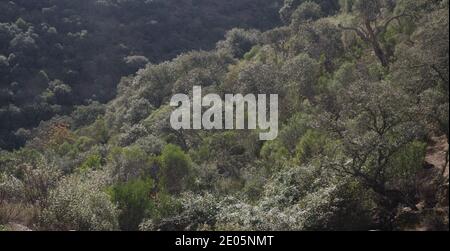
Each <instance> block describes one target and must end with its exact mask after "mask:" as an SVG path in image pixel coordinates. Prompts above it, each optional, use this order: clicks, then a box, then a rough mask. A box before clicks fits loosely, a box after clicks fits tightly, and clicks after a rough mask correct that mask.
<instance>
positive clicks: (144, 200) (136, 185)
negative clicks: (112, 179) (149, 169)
mask: <svg viewBox="0 0 450 251" xmlns="http://www.w3.org/2000/svg"><path fill="white" fill-rule="evenodd" d="M154 191H155V183H154V181H153V180H152V179H150V178H147V179H145V180H141V179H139V180H131V181H129V182H126V183H123V184H118V185H115V186H113V187H112V188H110V189H109V192H108V193H109V194H110V196H111V200H112V201H113V202H114V203H116V204H117V205H118V207H119V209H120V215H119V225H120V229H123V230H127V231H133V230H138V226H139V224H140V223H141V222H142V220H143V219H144V218H145V217H147V216H149V215H151V214H152V212H153V211H154V210H155V207H156V205H155V204H156V203H155V197H154V196H155V194H154Z"/></svg>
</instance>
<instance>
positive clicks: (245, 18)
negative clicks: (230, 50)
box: [0, 0, 280, 149]
mask: <svg viewBox="0 0 450 251" xmlns="http://www.w3.org/2000/svg"><path fill="white" fill-rule="evenodd" d="M279 2H280V1H278V0H275V1H274V0H231V1H230V0H227V1H217V0H194V1H192V0H181V1H180V0H155V1H144V0H126V1H121V0H102V1H100V0H77V1H73V0H38V1H29V0H14V1H6V0H2V1H1V2H0V120H1V121H8V122H7V123H5V122H4V123H1V124H0V148H7V149H11V148H16V147H19V146H21V145H22V144H23V142H24V137H23V136H24V135H23V130H21V131H19V132H17V130H18V129H20V128H25V129H29V128H31V127H34V126H37V125H38V124H39V122H40V121H41V120H48V119H50V118H51V117H53V116H54V115H56V114H59V115H61V114H67V113H70V112H71V111H72V108H73V105H82V104H87V103H89V102H91V101H99V102H102V103H104V102H106V101H109V100H110V99H111V98H113V97H114V96H115V95H116V92H115V90H116V86H117V83H118V82H119V81H120V78H121V77H122V76H127V75H129V74H133V73H135V72H136V71H137V70H138V69H139V68H142V67H144V66H145V65H146V64H147V63H159V62H161V61H164V60H167V59H172V58H174V57H175V56H177V55H178V54H180V53H182V52H187V51H189V50H193V49H207V50H209V49H212V48H214V44H215V43H216V42H217V41H218V40H220V39H221V38H223V36H224V34H225V32H226V31H227V30H229V29H231V28H233V27H242V28H255V29H260V30H266V29H268V28H272V27H274V26H276V25H277V24H278V23H279V21H278V20H280V19H279V17H278V9H279V8H280V6H279ZM261 17H264V18H261Z"/></svg>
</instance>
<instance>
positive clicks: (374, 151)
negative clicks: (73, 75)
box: [0, 0, 449, 230]
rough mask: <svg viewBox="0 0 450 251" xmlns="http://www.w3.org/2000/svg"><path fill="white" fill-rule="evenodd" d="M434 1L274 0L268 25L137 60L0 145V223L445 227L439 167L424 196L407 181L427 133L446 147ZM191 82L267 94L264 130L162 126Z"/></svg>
mask: <svg viewBox="0 0 450 251" xmlns="http://www.w3.org/2000/svg"><path fill="white" fill-rule="evenodd" d="M448 8H449V6H448V0H433V1H430V0H397V1H391V0H341V1H335V0H311V1H304V0H285V2H284V5H283V7H282V8H281V10H280V15H281V19H282V21H283V22H284V25H282V26H279V27H277V28H274V29H271V30H268V31H258V30H246V29H239V28H236V29H232V30H230V31H229V32H228V33H227V34H226V36H225V39H224V40H223V41H220V42H218V43H217V47H216V48H215V49H214V50H210V51H192V52H189V53H184V54H181V55H179V56H178V57H176V58H175V59H173V60H171V61H166V62H162V63H160V64H148V65H147V66H146V67H145V68H143V69H141V70H139V71H138V72H137V73H136V74H135V75H132V76H128V77H124V78H122V80H121V81H120V83H119V85H118V87H117V96H116V98H114V99H113V100H112V101H110V102H109V103H107V104H100V103H95V102H94V103H91V104H89V105H85V106H79V107H76V109H74V112H73V113H72V114H71V115H70V116H58V117H54V118H52V119H51V120H49V121H47V122H43V123H41V124H40V126H39V127H37V128H35V129H33V130H32V131H28V132H27V133H25V132H24V134H27V138H28V140H27V144H26V146H25V147H24V148H21V149H20V150H16V151H12V152H7V151H3V152H1V154H0V173H1V176H0V202H1V205H0V225H5V224H7V223H9V222H20V223H22V224H25V225H27V226H29V227H30V228H33V229H41V230H69V229H70V230H370V229H383V230H405V229H416V228H426V229H429V230H436V229H442V228H444V229H445V228H446V229H447V230H448V198H447V201H446V202H445V200H441V198H438V196H439V194H441V193H445V184H447V186H446V189H448V177H445V176H440V174H436V175H435V176H433V177H434V180H433V184H434V185H435V186H429V187H431V188H432V190H430V191H431V193H428V194H433V196H434V197H433V198H431V199H430V198H429V197H427V198H424V197H423V196H424V195H423V194H424V192H423V190H424V186H425V184H423V182H422V181H423V180H421V177H422V173H423V171H424V168H423V164H424V158H425V154H426V148H427V146H428V142H429V139H430V138H431V137H433V136H442V135H445V136H446V139H447V142H448V134H449V124H448V121H449V118H448V108H449V93H448V91H449V88H448V83H449V81H448V42H449V35H448V34H449V30H448V25H449V24H448ZM128 60H129V61H142V60H141V59H140V58H129V59H128ZM0 62H1V61H0ZM193 85H200V86H202V88H203V91H204V92H205V93H219V94H225V93H242V94H246V93H276V94H278V95H279V97H280V98H279V100H280V104H279V106H280V133H279V136H278V138H277V139H276V140H274V141H269V142H262V141H259V139H258V132H256V131H239V130H236V131H191V130H179V131H176V130H173V129H172V128H171V126H170V123H169V117H170V114H171V111H172V108H171V107H170V106H169V105H168V101H169V100H170V98H171V97H172V95H173V94H175V93H179V92H185V93H189V91H190V90H191V89H192V86H193ZM52 86H53V89H54V90H55V91H56V90H58V92H60V93H64V92H65V90H67V88H66V87H65V86H63V85H62V84H61V83H54V84H53V85H52ZM447 144H448V143H447ZM447 154H448V153H447ZM443 188H444V190H442V189H443ZM447 197H448V191H447ZM424 200H426V203H425V204H426V205H424V206H420V205H421V202H423V201H424ZM20 208H26V209H27V210H21V211H20V212H21V213H17V210H20Z"/></svg>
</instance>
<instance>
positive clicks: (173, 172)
mask: <svg viewBox="0 0 450 251" xmlns="http://www.w3.org/2000/svg"><path fill="white" fill-rule="evenodd" d="M160 172H161V173H160V179H161V185H162V187H163V189H164V190H165V191H167V192H169V193H171V194H177V193H180V192H181V191H182V190H183V188H185V187H187V186H189V183H190V179H191V177H190V175H191V173H190V172H191V160H190V158H189V156H187V155H186V154H185V153H184V152H183V150H181V148H180V147H178V146H175V145H171V144H169V145H167V146H165V147H164V149H163V151H162V154H161V171H160Z"/></svg>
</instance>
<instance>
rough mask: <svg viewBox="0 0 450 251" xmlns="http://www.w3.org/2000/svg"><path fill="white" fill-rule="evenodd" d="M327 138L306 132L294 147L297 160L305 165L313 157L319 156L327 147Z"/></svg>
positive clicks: (310, 131) (311, 131)
mask: <svg viewBox="0 0 450 251" xmlns="http://www.w3.org/2000/svg"><path fill="white" fill-rule="evenodd" d="M327 143H328V140H327V137H326V136H325V135H323V134H321V133H320V132H317V131H313V130H308V131H307V132H306V134H305V135H304V136H303V137H302V138H301V139H300V142H298V144H297V147H296V155H297V159H298V161H299V162H300V163H301V164H306V163H307V162H308V161H310V160H311V159H312V158H314V157H318V156H321V155H322V154H323V153H324V151H325V148H326V147H327Z"/></svg>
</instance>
